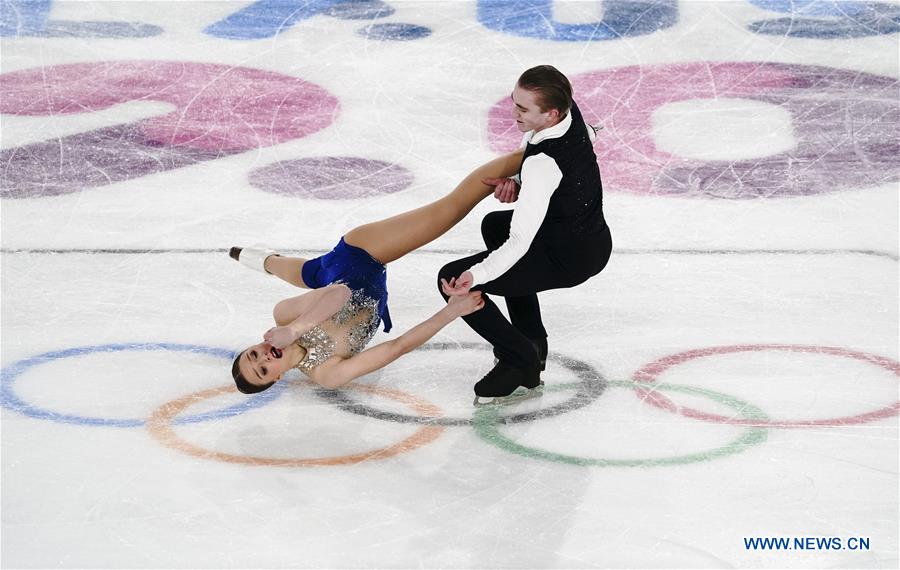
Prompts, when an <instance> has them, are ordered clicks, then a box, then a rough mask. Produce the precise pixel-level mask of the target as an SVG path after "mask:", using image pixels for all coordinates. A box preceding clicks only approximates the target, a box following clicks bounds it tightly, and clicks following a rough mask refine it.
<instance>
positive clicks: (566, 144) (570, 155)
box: [523, 101, 606, 239]
mask: <svg viewBox="0 0 900 570" xmlns="http://www.w3.org/2000/svg"><path fill="white" fill-rule="evenodd" d="M569 113H571V115H572V124H571V125H570V126H569V130H567V131H566V132H565V134H564V135H563V136H561V137H557V138H551V139H544V140H542V141H541V142H539V143H537V144H530V143H529V144H528V145H527V146H526V147H525V155H524V158H523V161H524V159H527V158H528V157H529V156H533V155H536V154H541V153H543V154H546V155H547V156H549V157H550V158H552V159H553V160H554V161H556V165H557V166H558V167H559V170H560V171H561V172H562V180H560V182H559V187H558V188H557V189H556V191H555V192H554V193H553V197H552V198H550V205H549V206H548V208H547V215H546V217H544V221H543V223H542V224H541V227H540V229H539V230H538V233H537V236H535V238H541V237H546V238H551V239H552V238H566V237H568V236H572V235H585V234H593V233H597V232H600V231H602V230H603V229H604V228H605V227H606V222H605V221H604V219H603V186H602V184H601V183H600V167H599V166H597V155H596V154H594V147H593V146H592V144H591V139H590V136H589V135H588V132H587V129H589V128H590V127H588V126H587V125H585V122H584V118H582V116H581V111H580V110H579V109H578V106H577V105H575V102H574V101H573V102H572V108H571V109H570V110H569Z"/></svg>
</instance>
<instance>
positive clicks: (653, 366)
mask: <svg viewBox="0 0 900 570" xmlns="http://www.w3.org/2000/svg"><path fill="white" fill-rule="evenodd" d="M770 350H774V351H782V352H800V353H807V354H828V355H831V356H841V357H846V358H851V359H853V360H859V361H862V362H867V363H869V364H873V365H875V366H878V367H880V368H883V369H885V370H887V371H888V372H892V373H893V374H894V375H895V376H898V377H900V362H897V361H896V360H893V359H890V358H887V357H884V356H878V355H875V354H868V353H865V352H859V351H855V350H849V349H846V348H839V347H834V346H809V345H795V344H738V345H730V346H711V347H706V348H699V349H694V350H686V351H684V352H679V353H677V354H671V355H669V356H665V357H663V358H660V359H658V360H656V361H654V362H651V363H650V364H647V365H645V366H642V367H641V368H640V369H639V370H637V371H636V372H635V373H634V374H633V375H632V380H634V381H635V382H640V383H644V384H647V385H648V388H635V393H636V394H637V395H638V396H639V397H640V399H641V400H642V401H645V402H647V403H649V404H651V405H653V406H655V407H657V408H661V409H664V410H668V411H670V412H677V413H680V414H682V415H683V416H685V417H689V418H694V419H698V420H703V421H709V422H715V423H723V424H730V425H741V426H752V427H774V428H803V427H834V426H846V425H856V424H862V423H867V422H871V421H875V420H880V419H884V418H889V417H893V416H896V415H898V413H900V402H895V403H893V404H891V405H889V406H885V407H882V408H878V409H876V410H873V411H871V412H866V413H863V414H857V415H853V416H844V417H839V418H825V419H818V420H768V421H764V420H753V419H743V418H729V417H727V416H722V415H719V414H713V413H709V412H704V411H701V410H696V409H694V408H690V407H685V406H678V405H677V404H675V403H674V402H672V401H671V400H670V399H669V398H668V397H666V396H665V395H663V394H660V393H659V392H657V391H652V388H649V386H652V385H653V383H654V382H656V381H657V380H658V378H659V376H660V375H661V374H662V373H664V372H665V371H666V370H668V369H669V368H672V367H674V366H677V365H679V364H683V363H685V362H687V361H689V360H694V359H697V358H703V357H706V356H714V355H720V354H734V353H740V352H761V351H770Z"/></svg>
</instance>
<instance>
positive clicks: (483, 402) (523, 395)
mask: <svg viewBox="0 0 900 570" xmlns="http://www.w3.org/2000/svg"><path fill="white" fill-rule="evenodd" d="M543 395H544V382H543V381H541V383H540V384H538V385H537V386H536V387H534V388H531V389H529V388H524V387H522V386H519V387H518V388H516V391H515V392H513V393H512V394H510V395H509V396H497V397H495V398H491V397H489V396H475V400H474V401H473V402H472V405H473V406H475V407H476V408H484V407H497V406H506V405H510V404H515V403H518V402H524V401H525V400H531V399H532V398H539V397H541V396H543Z"/></svg>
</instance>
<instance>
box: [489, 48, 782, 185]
mask: <svg viewBox="0 0 900 570" xmlns="http://www.w3.org/2000/svg"><path fill="white" fill-rule="evenodd" d="M793 81H794V80H793V75H792V74H791V73H790V72H788V71H787V70H786V69H783V68H779V67H776V66H771V65H766V64H760V63H754V62H727V63H706V62H699V63H685V64H668V65H652V66H631V67H623V68H618V69H610V70H601V71H592V72H588V73H583V74H581V75H577V76H575V77H573V78H572V89H573V91H574V93H575V100H576V102H578V104H579V107H580V109H581V112H582V115H584V118H585V120H586V121H587V122H588V123H592V124H598V123H599V124H602V125H603V127H604V130H603V131H602V135H601V136H599V137H598V138H597V141H596V143H595V145H594V150H595V152H596V153H597V159H598V162H599V163H600V165H601V166H602V172H603V178H604V182H606V181H609V183H610V184H609V185H610V186H612V187H614V188H617V189H622V190H629V191H633V192H647V191H649V190H650V189H651V188H652V187H653V186H654V183H655V182H656V180H657V178H658V177H659V176H661V175H664V173H663V170H664V169H665V168H667V167H671V166H673V165H675V163H685V164H696V161H695V160H692V159H686V158H681V157H678V156H675V155H672V154H669V153H667V152H663V151H661V150H659V149H658V148H657V147H656V145H655V144H654V143H653V137H652V124H651V116H652V114H653V111H655V110H656V109H657V108H659V107H661V106H662V105H665V104H667V103H674V102H678V101H687V100H692V99H714V98H719V97H749V96H751V95H754V94H759V93H761V92H765V91H767V90H771V89H781V88H785V87H789V86H791V85H792V83H793ZM510 105H511V103H510V101H509V98H506V99H504V100H502V101H500V102H498V103H497V104H495V105H494V107H493V108H492V109H491V110H490V112H489V123H488V131H489V137H490V140H491V147H492V148H493V149H494V150H496V151H499V152H509V151H511V150H514V149H515V148H517V147H518V145H519V142H520V141H521V139H522V135H521V133H519V132H518V130H516V128H515V122H514V121H513V120H512V119H511V109H510ZM604 186H606V184H604Z"/></svg>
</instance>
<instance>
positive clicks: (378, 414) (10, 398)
mask: <svg viewBox="0 0 900 570" xmlns="http://www.w3.org/2000/svg"><path fill="white" fill-rule="evenodd" d="M488 348H489V347H488V346H487V345H485V344H480V343H432V344H427V345H425V346H423V347H422V348H421V349H420V350H466V349H473V350H486V349H488ZM131 351H137V352H150V351H165V352H184V353H189V354H198V355H206V356H212V357H215V358H221V359H223V360H224V361H225V362H223V364H225V363H227V362H228V361H230V360H231V359H232V358H233V357H234V354H235V353H234V351H232V350H229V349H224V348H215V347H208V346H201V345H192V344H175V343H128V344H105V345H93V346H82V347H74V348H69V349H64V350H57V351H52V352H46V353H43V354H39V355H37V356H34V357H31V358H26V359H23V360H19V361H17V362H15V363H13V364H11V365H9V366H7V367H5V368H3V370H2V374H0V405H2V406H3V407H5V408H7V409H9V410H13V411H15V412H18V413H20V414H23V415H25V416H28V417H31V418H34V419H41V420H51V421H55V422H59V423H68V424H78V425H86V426H106V427H118V428H132V427H146V428H147V429H148V431H149V432H150V434H151V436H152V437H153V438H154V439H155V440H156V441H158V442H159V443H161V444H162V445H164V446H166V447H169V448H172V449H175V450H178V451H180V452H182V453H186V454H189V455H192V456H194V457H199V458H203V459H209V460H215V461H222V462H227V463H237V464H244V465H254V466H280V467H312V466H336V465H352V464H356V463H360V462H363V461H373V460H377V459H385V458H389V457H393V456H396V455H399V454H401V453H406V452H409V451H413V450H415V449H418V448H420V447H422V446H424V445H427V444H429V443H431V442H433V441H435V440H437V439H438V438H439V437H440V435H441V434H442V433H443V432H444V430H445V429H446V428H447V427H459V426H471V427H472V428H473V429H474V430H475V432H476V434H477V435H478V436H479V437H480V438H481V439H482V440H483V441H485V442H486V443H489V444H491V445H493V446H495V447H497V448H499V449H502V450H504V451H507V452H510V453H513V454H517V455H520V456H523V457H527V458H531V459H538V460H544V461H552V462H556V463H564V464H571V465H578V466H594V467H656V466H665V465H676V464H686V463H696V462H701V461H709V460H712V459H715V458H719V457H724V456H727V455H732V454H736V453H740V452H741V451H743V450H745V449H747V448H748V447H750V446H753V445H757V444H759V443H762V442H764V441H765V440H766V438H767V433H768V432H767V428H802V427H822V426H826V427H827V426H841V425H851V424H860V423H865V422H871V421H875V420H879V419H884V418H887V417H891V416H896V415H897V414H898V412H900V402H895V403H893V404H891V405H887V406H883V407H880V408H878V409H876V410H873V411H870V412H867V413H863V414H858V415H855V416H845V417H838V418H832V419H816V420H776V419H771V418H769V417H768V416H767V415H766V414H765V412H763V410H761V409H760V408H758V407H756V406H753V405H751V404H749V403H747V402H744V401H741V400H739V399H737V398H735V397H733V396H729V395H726V394H722V393H720V392H716V391H712V390H707V389H701V388H695V387H690V386H682V385H673V384H665V383H659V382H657V380H658V378H659V376H660V375H662V374H663V373H664V372H666V371H667V370H669V369H670V368H672V367H674V366H677V365H679V364H682V363H684V362H687V361H689V360H694V359H699V358H705V357H710V356H715V355H723V354H735V353H743V352H763V351H778V352H793V353H809V354H823V355H828V356H838V357H844V358H850V359H853V360H856V361H860V362H864V363H867V364H872V365H875V366H877V367H879V368H881V369H883V370H886V371H888V372H890V373H892V374H893V375H894V376H900V363H898V362H897V361H895V360H892V359H889V358H886V357H883V356H877V355H872V354H867V353H864V352H859V351H853V350H849V349H843V348H837V347H828V346H807V345H790V344H748V345H734V346H716V347H707V348H701V349H695V350H689V351H685V352H680V353H677V354H673V355H669V356H666V357H663V358H660V359H658V360H656V361H654V362H652V363H650V364H647V365H644V366H642V367H640V368H639V369H638V370H637V372H635V373H634V374H633V376H632V379H631V380H629V381H610V380H607V379H606V378H604V377H603V375H602V374H601V373H600V372H599V371H597V370H596V369H595V368H594V367H593V366H591V365H590V364H588V363H586V362H584V361H581V360H578V359H575V358H571V357H565V356H560V355H558V354H551V355H550V357H549V358H550V360H551V361H552V362H555V363H556V364H558V365H560V366H561V367H562V368H563V369H566V370H568V371H569V372H570V373H572V374H574V375H575V377H576V378H577V380H578V381H577V382H569V383H563V384H551V385H548V386H547V388H546V389H545V392H546V393H548V394H552V393H557V392H572V395H571V396H569V397H568V398H567V399H565V400H563V401H561V402H559V403H557V404H554V405H550V406H548V407H545V408H541V409H539V410H532V411H528V412H518V413H516V412H515V409H516V407H517V406H516V405H515V404H513V405H507V406H502V407H487V408H479V409H476V410H475V412H474V414H473V415H472V416H471V417H448V416H446V415H445V414H444V413H443V411H442V410H441V409H440V408H439V407H438V406H436V405H434V404H432V403H430V402H427V401H425V400H423V399H421V398H419V397H417V396H414V395H412V394H408V393H406V392H403V391H400V390H396V389H390V388H385V387H381V386H372V385H366V384H355V385H350V386H348V387H346V388H344V389H342V390H336V391H335V390H324V389H316V390H315V391H314V393H315V395H316V396H318V397H319V398H321V399H322V400H324V401H325V402H327V403H329V404H331V405H332V406H333V407H335V408H337V409H339V410H342V411H344V412H348V413H350V414H355V415H361V416H365V417H368V418H371V419H375V420H379V421H386V422H392V423H394V424H414V425H416V426H417V428H416V430H415V431H414V432H413V433H412V434H411V435H409V436H406V437H404V438H402V439H401V440H400V441H398V442H395V443H389V444H387V445H385V446H384V447H380V448H377V449H372V450H367V451H362V452H357V453H351V454H346V455H338V456H330V457H285V458H278V457H267V456H264V455H255V454H234V453H226V452H223V451H217V450H213V449H206V448H204V447H202V446H200V445H197V444H195V443H192V442H190V441H188V440H187V439H186V438H185V437H183V436H182V435H179V434H178V433H177V430H176V428H177V427H178V426H184V425H187V424H196V423H199V422H205V421H213V420H222V419H227V418H231V417H234V416H237V415H240V414H244V413H247V412H249V411H251V410H255V409H258V408H261V407H263V406H266V405H268V404H270V403H272V402H273V401H275V400H276V399H278V398H279V397H281V396H282V395H283V394H284V393H285V392H286V388H287V386H288V385H289V384H291V383H292V382H291V381H282V382H279V383H278V384H276V385H275V386H273V388H272V389H270V390H267V391H265V392H262V393H260V394H258V395H255V396H253V397H250V398H245V399H242V400H241V402H240V403H238V404H233V405H230V406H225V407H221V408H214V409H212V410H211V411H207V412H203V413H195V414H185V412H186V411H187V410H188V409H189V408H191V407H192V406H197V405H199V404H206V402H207V401H209V400H213V399H215V398H218V397H220V396H224V395H227V394H232V393H234V392H235V389H234V387H233V386H230V385H228V386H224V387H220V388H212V389H207V390H201V391H198V392H194V393H191V394H188V395H186V396H183V397H180V398H177V399H175V400H172V401H169V402H166V403H164V404H162V405H161V406H158V407H157V408H156V409H155V410H154V411H153V412H152V413H151V414H150V415H149V417H148V418H103V417H93V416H84V415H77V414H69V413H63V412H58V411H54V410H50V409H46V408H42V407H40V406H38V405H36V404H32V403H28V402H26V401H25V400H23V399H22V398H21V397H20V396H19V395H18V394H17V393H16V390H15V382H16V380H17V379H18V378H19V377H20V376H22V375H23V374H24V373H26V372H27V371H29V370H31V369H33V368H35V367H36V366H39V365H41V364H47V363H51V362H55V361H59V360H62V359H68V358H75V357H81V356H86V355H92V354H104V353H106V354H108V353H118V352H131ZM611 388H614V389H628V390H632V391H633V392H634V393H635V394H636V395H638V396H639V397H640V399H641V400H642V401H644V402H647V403H648V404H650V405H652V406H654V407H657V408H661V409H664V410H667V411H670V412H676V413H679V414H681V415H682V416H684V417H686V418H692V419H699V420H702V421H707V422H714V423H720V424H726V425H736V426H743V427H744V428H746V429H744V430H743V431H742V432H740V433H739V434H738V435H737V436H736V437H735V438H734V439H732V440H731V441H729V442H727V443H726V444H724V445H721V446H718V447H714V448H712V449H709V450H705V451H699V452H694V453H686V454H678V455H671V456H665V457H656V458H641V459H622V458H594V457H579V456H576V455H569V454H564V453H559V452H555V451H552V450H548V449H542V448H539V447H536V446H528V445H524V444H521V443H518V442H516V441H514V440H513V439H512V438H511V437H509V436H507V435H504V434H503V433H502V432H501V429H502V427H503V426H510V425H513V424H519V423H523V422H530V421H535V420H539V419H547V418H551V417H556V416H560V415H562V414H565V413H568V412H572V411H575V410H578V409H582V408H585V407H587V406H589V405H591V404H592V403H593V402H595V401H596V400H597V399H598V398H599V397H600V396H601V395H602V394H604V393H605V392H606V391H607V390H609V389H611ZM666 392H668V393H675V394H684V395H687V396H693V397H698V396H699V397H703V398H706V399H709V400H711V401H713V402H715V403H717V404H719V405H722V406H725V407H728V408H732V409H734V410H735V412H736V413H737V414H738V416H739V417H737V418H733V417H728V416H723V415H719V414H712V413H709V412H703V411H700V410H696V409H694V408H690V407H686V406H678V405H676V404H675V403H673V402H672V401H671V400H670V399H669V398H668V397H667V396H666V395H664V394H663V393H666ZM354 393H361V394H367V395H369V396H376V397H380V398H384V399H387V400H391V401H394V402H397V403H400V404H402V405H403V406H404V407H405V408H407V409H408V410H410V411H411V412H412V414H402V413H398V412H393V411H385V410H380V409H377V408H375V407H373V406H371V405H367V404H364V403H362V402H360V401H357V400H356V399H354V397H353V396H352V394H354ZM506 412H510V413H506Z"/></svg>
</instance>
